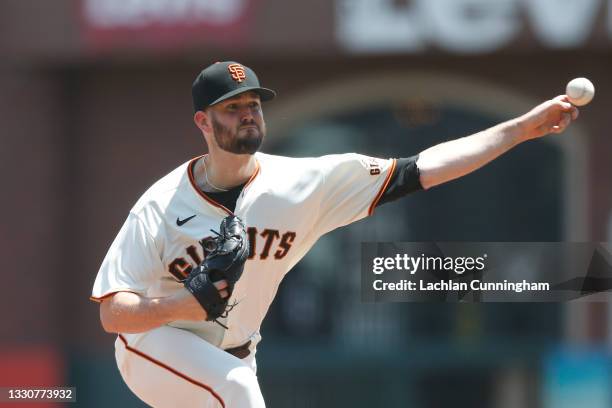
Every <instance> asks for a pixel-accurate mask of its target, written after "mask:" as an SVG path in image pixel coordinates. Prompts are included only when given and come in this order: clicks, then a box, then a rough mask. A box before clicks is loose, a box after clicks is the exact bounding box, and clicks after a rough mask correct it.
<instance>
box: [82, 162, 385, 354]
mask: <svg viewBox="0 0 612 408" xmlns="http://www.w3.org/2000/svg"><path fill="white" fill-rule="evenodd" d="M255 158H256V161H257V170H256V171H255V173H254V174H253V176H252V177H251V179H250V180H249V181H248V183H247V184H246V185H245V187H244V188H243V190H242V193H241V194H240V196H239V198H238V200H237V202H236V208H235V211H234V214H236V215H237V216H238V217H240V218H241V219H242V220H243V221H244V223H245V225H246V226H247V229H248V233H249V240H250V255H249V259H248V260H247V262H246V264H245V268H244V272H243V274H242V277H241V279H240V280H239V281H238V283H237V284H236V286H235V289H234V292H233V294H232V298H231V299H230V304H231V303H234V302H238V303H237V305H236V306H235V307H234V308H233V309H232V310H231V312H230V313H229V315H228V317H227V318H226V319H221V321H222V322H223V323H224V324H225V325H226V326H227V327H228V328H229V329H227V330H226V329H224V328H223V327H221V326H220V325H218V324H216V323H214V322H207V321H201V322H192V321H176V322H173V323H171V324H170V325H171V326H174V327H180V328H184V329H186V330H189V331H191V332H193V333H195V334H196V335H198V336H200V337H201V338H203V339H205V340H206V341H208V342H209V343H211V344H213V345H214V346H217V347H220V348H230V347H236V346H239V345H242V344H244V343H245V342H247V341H248V340H251V341H253V342H254V343H255V344H256V343H257V342H258V341H259V340H260V336H259V328H260V326H261V323H262V320H263V318H264V316H265V315H266V313H267V311H268V308H269V306H270V304H271V303H272V300H273V299H274V296H275V294H276V291H277V288H278V285H279V284H280V282H281V280H282V278H283V277H284V275H285V274H286V273H287V272H288V271H289V270H290V269H291V268H292V267H293V266H294V265H295V264H296V263H297V262H298V261H299V260H300V259H301V258H302V257H303V256H304V255H305V254H306V253H307V252H308V250H309V249H310V248H311V247H312V246H313V245H314V243H315V242H316V241H317V239H318V238H319V237H320V236H322V235H323V234H325V233H327V232H329V231H331V230H333V229H335V228H337V227H340V226H343V225H346V224H349V223H351V222H353V221H357V220H359V219H361V218H364V217H365V216H367V215H369V214H371V213H372V212H373V210H374V207H375V206H376V204H377V202H378V200H379V199H380V197H381V196H382V194H383V192H384V190H385V187H386V186H387V184H388V183H389V180H390V178H391V175H392V174H393V170H394V168H395V165H396V161H395V160H394V159H389V160H383V159H376V158H372V157H367V156H362V155H358V154H341V155H329V156H323V157H319V158H288V157H281V156H273V155H268V154H263V153H256V154H255ZM198 159H199V158H194V159H192V160H191V161H189V162H187V163H184V164H183V165H181V166H180V167H178V168H177V169H176V170H174V171H172V172H171V173H170V174H168V175H167V176H165V177H164V178H162V179H161V180H159V181H158V182H157V183H155V184H154V185H153V186H152V187H151V188H150V189H149V190H148V191H147V192H146V193H145V194H144V195H143V196H142V197H141V198H140V199H139V200H138V202H137V203H136V205H134V207H133V208H132V210H131V211H130V213H129V216H128V218H127V220H126V221H125V223H124V224H123V226H122V227H121V230H120V231H119V234H118V235H117V237H116V238H115V240H114V242H113V243H112V245H111V247H110V249H109V251H108V253H107V255H106V257H105V259H104V261H103V263H102V266H101V268H100V271H99V272H98V275H97V277H96V281H95V283H94V287H93V292H92V297H91V298H92V300H98V301H99V300H100V299H101V298H104V297H106V296H109V295H111V294H113V293H116V292H119V291H129V292H135V293H137V294H140V295H142V296H146V297H163V296H169V295H171V294H172V293H174V292H176V291H177V290H180V289H181V288H183V284H182V283H181V282H180V280H181V279H183V278H184V277H186V276H187V275H188V274H189V272H190V271H191V269H192V268H194V267H195V266H196V265H198V264H199V263H200V262H202V260H203V258H204V256H205V252H204V247H205V241H206V239H207V238H209V237H212V236H214V234H213V233H212V232H211V231H210V230H211V229H212V230H216V231H218V229H219V224H220V222H221V220H222V219H223V218H224V217H226V216H227V215H228V214H231V211H230V210H228V209H227V208H225V207H223V206H222V205H221V204H219V203H217V202H215V201H214V200H213V199H211V198H210V197H209V196H207V195H206V193H203V192H202V191H201V190H200V189H199V188H198V187H197V184H196V182H195V180H194V177H193V172H192V168H193V164H194V163H195V161H196V160H198Z"/></svg>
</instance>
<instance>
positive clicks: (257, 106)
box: [249, 102, 259, 109]
mask: <svg viewBox="0 0 612 408" xmlns="http://www.w3.org/2000/svg"><path fill="white" fill-rule="evenodd" d="M249 108H251V109H259V103H258V102H251V103H249Z"/></svg>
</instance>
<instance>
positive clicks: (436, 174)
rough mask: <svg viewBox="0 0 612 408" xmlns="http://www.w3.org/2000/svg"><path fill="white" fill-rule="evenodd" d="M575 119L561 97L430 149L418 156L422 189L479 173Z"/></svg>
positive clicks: (565, 99)
mask: <svg viewBox="0 0 612 408" xmlns="http://www.w3.org/2000/svg"><path fill="white" fill-rule="evenodd" d="M577 117H578V110H577V109H576V108H575V107H574V106H572V105H571V104H570V103H569V102H568V100H567V97H566V96H565V95H561V96H558V97H556V98H554V99H551V100H549V101H546V102H544V103H542V104H540V105H538V106H536V107H535V108H533V109H532V110H531V111H529V112H527V113H526V114H524V115H522V116H520V117H518V118H515V119H512V120H509V121H507V122H504V123H501V124H499V125H497V126H494V127H492V128H490V129H487V130H484V131H482V132H479V133H476V134H473V135H471V136H466V137H463V138H461V139H456V140H452V141H449V142H445V143H441V144H439V145H436V146H433V147H431V148H429V149H427V150H425V151H423V152H421V153H420V154H419V159H418V161H417V166H418V168H419V171H420V181H421V185H422V186H423V188H425V189H427V188H431V187H433V186H436V185H439V184H442V183H445V182H447V181H450V180H454V179H456V178H459V177H462V176H464V175H466V174H468V173H471V172H472V171H474V170H476V169H479V168H480V167H482V166H484V165H485V164H487V163H489V162H490V161H492V160H494V159H496V158H497V157H499V156H500V155H502V154H503V153H505V152H507V151H508V150H510V149H511V148H513V147H514V146H516V145H517V144H519V143H522V142H524V141H526V140H530V139H535V138H538V137H542V136H545V135H547V134H549V133H561V132H563V131H564V130H565V128H566V127H567V126H568V125H569V124H570V123H571V122H572V120H575V119H576V118H577Z"/></svg>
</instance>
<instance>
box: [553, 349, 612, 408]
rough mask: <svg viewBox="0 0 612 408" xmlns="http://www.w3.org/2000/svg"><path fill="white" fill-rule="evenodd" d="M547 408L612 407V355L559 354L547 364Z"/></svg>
mask: <svg viewBox="0 0 612 408" xmlns="http://www.w3.org/2000/svg"><path fill="white" fill-rule="evenodd" d="M543 374H544V378H543V390H542V391H543V392H542V396H543V398H542V402H543V404H542V406H543V407H544V408H570V407H571V408H574V407H588V408H610V407H612V353H610V351H604V350H597V349H586V350H573V349H562V350H558V351H556V352H555V353H553V354H552V355H550V356H549V358H548V359H547V361H546V362H545V367H544V373H543Z"/></svg>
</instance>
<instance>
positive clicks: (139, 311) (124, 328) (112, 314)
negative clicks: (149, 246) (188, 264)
mask: <svg viewBox="0 0 612 408" xmlns="http://www.w3.org/2000/svg"><path fill="white" fill-rule="evenodd" d="M205 319H206V312H205V311H204V309H202V307H201V306H200V304H199V303H198V302H197V301H196V300H195V298H194V297H193V296H192V295H191V293H189V292H188V291H187V290H184V289H182V290H181V291H179V292H177V293H176V294H174V295H172V296H169V297H163V298H146V297H143V296H140V295H137V294H135V293H131V292H118V293H116V294H114V295H113V296H112V297H109V298H108V299H105V300H104V301H103V302H102V304H101V305H100V321H101V323H102V327H104V330H105V331H107V332H109V333H142V332H145V331H148V330H151V329H154V328H156V327H159V326H162V325H164V324H166V323H169V322H172V321H175V320H205Z"/></svg>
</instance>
